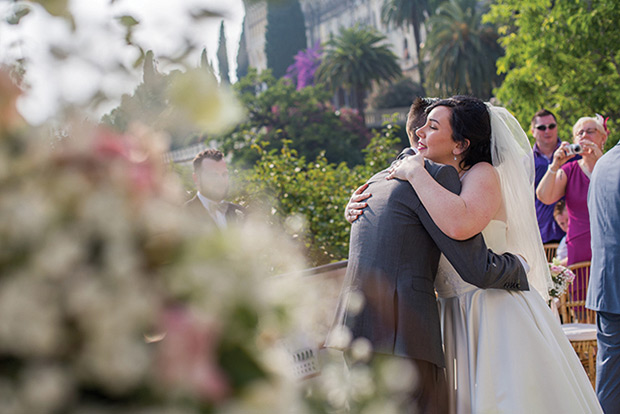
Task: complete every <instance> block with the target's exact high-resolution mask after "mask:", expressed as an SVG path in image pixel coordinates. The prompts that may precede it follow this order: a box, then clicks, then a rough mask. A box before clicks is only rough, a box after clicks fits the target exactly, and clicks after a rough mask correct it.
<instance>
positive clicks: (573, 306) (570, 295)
mask: <svg viewBox="0 0 620 414" xmlns="http://www.w3.org/2000/svg"><path fill="white" fill-rule="evenodd" d="M568 268H569V269H570V270H572V271H573V273H575V280H574V281H573V283H572V285H571V286H570V287H569V288H568V291H567V292H566V293H564V294H563V295H562V296H561V297H560V305H559V313H560V317H561V319H562V329H563V330H564V333H565V334H566V336H567V337H568V339H569V341H570V343H571V345H572V346H573V348H574V349H575V352H576V353H577V355H578V356H579V359H580V360H581V364H582V365H583V367H584V369H585V370H586V373H587V374H588V377H589V378H590V382H591V383H592V386H594V384H595V381H596V351H597V346H596V312H594V311H592V310H590V309H586V307H585V304H586V293H587V290H588V282H589V280H590V262H589V261H587V262H580V263H575V264H572V265H570V266H568Z"/></svg>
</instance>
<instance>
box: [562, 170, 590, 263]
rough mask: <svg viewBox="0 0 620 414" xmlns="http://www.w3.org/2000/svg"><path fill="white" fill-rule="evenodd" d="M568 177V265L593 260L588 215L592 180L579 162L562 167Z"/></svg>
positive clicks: (566, 197)
mask: <svg viewBox="0 0 620 414" xmlns="http://www.w3.org/2000/svg"><path fill="white" fill-rule="evenodd" d="M562 170H564V173H565V174H566V177H567V182H566V196H565V199H566V210H567V211H568V219H569V222H568V232H567V234H566V245H567V248H568V262H567V264H568V265H571V264H573V263H577V262H583V261H586V260H590V259H592V250H591V247H590V214H589V213H588V188H589V187H590V179H589V178H588V176H587V175H585V174H584V172H583V170H582V169H581V167H580V166H579V163H578V162H569V163H566V164H564V165H563V166H562Z"/></svg>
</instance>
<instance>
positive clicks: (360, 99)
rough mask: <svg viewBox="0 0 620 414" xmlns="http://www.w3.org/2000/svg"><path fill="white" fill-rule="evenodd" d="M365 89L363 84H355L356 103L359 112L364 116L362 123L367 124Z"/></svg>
mask: <svg viewBox="0 0 620 414" xmlns="http://www.w3.org/2000/svg"><path fill="white" fill-rule="evenodd" d="M365 95H366V93H365V90H364V88H363V87H362V86H361V85H356V86H355V103H356V106H357V113H358V114H359V115H360V116H361V117H362V124H363V125H364V126H366V113H365V112H364V107H365V105H364V100H365V99H364V98H365Z"/></svg>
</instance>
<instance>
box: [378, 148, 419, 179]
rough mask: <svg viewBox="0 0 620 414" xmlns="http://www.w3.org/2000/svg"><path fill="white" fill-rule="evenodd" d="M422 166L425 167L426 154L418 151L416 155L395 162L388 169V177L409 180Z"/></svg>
mask: <svg viewBox="0 0 620 414" xmlns="http://www.w3.org/2000/svg"><path fill="white" fill-rule="evenodd" d="M420 168H422V169H424V156H422V154H420V153H418V154H416V155H413V156H410V157H405V158H403V159H402V160H400V161H397V162H395V163H394V164H393V165H392V166H391V167H390V168H389V169H388V173H389V174H388V176H387V179H388V180H390V179H392V178H398V179H401V180H409V178H410V177H413V176H414V175H415V173H416V171H418V170H419V169H420Z"/></svg>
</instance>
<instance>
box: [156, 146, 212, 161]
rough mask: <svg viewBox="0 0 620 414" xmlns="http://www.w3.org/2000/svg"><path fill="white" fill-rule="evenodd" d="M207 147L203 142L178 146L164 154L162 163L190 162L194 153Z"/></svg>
mask: <svg viewBox="0 0 620 414" xmlns="http://www.w3.org/2000/svg"><path fill="white" fill-rule="evenodd" d="M205 149H207V146H206V145H205V144H203V143H200V144H194V145H192V146H189V147H185V148H180V149H178V150H174V151H170V152H167V153H165V154H164V157H163V158H164V163H166V164H169V163H170V162H173V163H175V164H185V163H189V162H191V161H192V160H193V159H194V157H195V156H196V154H198V153H199V152H200V151H202V150H205Z"/></svg>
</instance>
